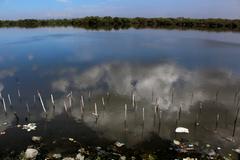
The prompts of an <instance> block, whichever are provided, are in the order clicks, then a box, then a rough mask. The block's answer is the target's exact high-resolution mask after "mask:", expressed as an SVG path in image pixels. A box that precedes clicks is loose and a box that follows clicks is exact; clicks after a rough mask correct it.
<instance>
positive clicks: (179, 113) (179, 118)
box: [178, 104, 182, 121]
mask: <svg viewBox="0 0 240 160" xmlns="http://www.w3.org/2000/svg"><path fill="white" fill-rule="evenodd" d="M181 116H182V104H180V107H179V111H178V121H180V120H181Z"/></svg>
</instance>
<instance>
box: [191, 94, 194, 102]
mask: <svg viewBox="0 0 240 160" xmlns="http://www.w3.org/2000/svg"><path fill="white" fill-rule="evenodd" d="M193 98H194V92H192V96H191V105H193Z"/></svg>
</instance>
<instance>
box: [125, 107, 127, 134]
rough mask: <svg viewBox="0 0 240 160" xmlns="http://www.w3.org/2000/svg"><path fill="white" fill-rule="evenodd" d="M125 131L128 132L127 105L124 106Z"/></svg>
mask: <svg viewBox="0 0 240 160" xmlns="http://www.w3.org/2000/svg"><path fill="white" fill-rule="evenodd" d="M124 108H125V110H124V130H125V131H127V104H125V106H124Z"/></svg>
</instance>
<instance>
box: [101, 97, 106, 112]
mask: <svg viewBox="0 0 240 160" xmlns="http://www.w3.org/2000/svg"><path fill="white" fill-rule="evenodd" d="M102 105H103V109H104V110H105V100H104V97H102Z"/></svg>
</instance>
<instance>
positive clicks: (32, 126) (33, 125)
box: [22, 123, 37, 132]
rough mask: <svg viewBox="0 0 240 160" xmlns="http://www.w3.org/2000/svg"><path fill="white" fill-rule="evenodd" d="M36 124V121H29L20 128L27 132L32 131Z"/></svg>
mask: <svg viewBox="0 0 240 160" xmlns="http://www.w3.org/2000/svg"><path fill="white" fill-rule="evenodd" d="M36 128H37V126H36V123H29V124H27V125H23V128H22V129H25V130H27V131H28V132H30V131H32V130H36Z"/></svg>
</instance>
